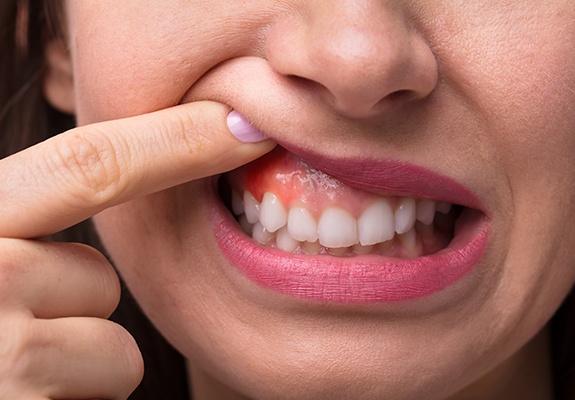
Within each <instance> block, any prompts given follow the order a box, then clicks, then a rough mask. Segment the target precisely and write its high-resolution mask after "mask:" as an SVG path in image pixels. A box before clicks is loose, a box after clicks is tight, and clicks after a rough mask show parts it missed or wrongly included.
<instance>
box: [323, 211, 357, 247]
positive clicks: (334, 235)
mask: <svg viewBox="0 0 575 400" xmlns="http://www.w3.org/2000/svg"><path fill="white" fill-rule="evenodd" d="M317 230H318V237H319V242H320V243H321V244H322V245H323V246H325V247H331V248H336V247H349V246H353V245H354V244H356V243H357V241H358V240H357V239H358V238H357V221H356V219H355V218H354V217H353V215H351V214H350V213H348V212H347V211H346V210H343V209H341V208H337V207H329V208H327V209H325V210H324V212H323V214H322V215H321V218H320V219H319V222H318V226H317Z"/></svg>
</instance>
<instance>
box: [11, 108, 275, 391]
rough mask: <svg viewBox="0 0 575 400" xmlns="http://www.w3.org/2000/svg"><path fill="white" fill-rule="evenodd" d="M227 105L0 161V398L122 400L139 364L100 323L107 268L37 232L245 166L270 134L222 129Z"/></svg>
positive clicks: (110, 285) (112, 124) (63, 141)
mask: <svg viewBox="0 0 575 400" xmlns="http://www.w3.org/2000/svg"><path fill="white" fill-rule="evenodd" d="M228 111H229V110H228V109H227V107H225V106H223V105H221V104H217V103H212V102H198V103H190V104H187V105H180V106H177V107H173V108H170V109H167V110H162V111H158V112H155V113H152V114H147V115H142V116H138V117H133V118H127V119H123V120H115V121H109V122H104V123H99V124H94V125H88V126H84V127H80V128H76V129H72V130H70V131H68V132H65V133H63V134H61V135H58V136H56V137H54V138H51V139H49V140H47V141H45V142H43V143H40V144H38V145H36V146H33V147H31V148H29V149H26V150H24V151H22V152H20V153H17V154H14V155H12V156H10V157H7V158H5V159H3V160H0V177H1V178H0V179H1V182H2V184H1V185H0V210H2V211H1V214H0V399H1V400H4V399H10V400H17V399H34V400H40V399H95V398H98V399H125V398H127V397H128V395H129V394H130V393H131V392H132V391H133V390H134V388H135V387H136V386H137V385H138V383H139V382H140V380H141V377H142V374H143V364H142V359H141V355H140V353H139V350H138V348H137V345H136V343H135V342H134V340H133V339H132V337H131V336H130V335H129V334H128V332H127V331H125V330H124V329H123V328H122V327H120V326H119V325H117V324H114V323H113V322H110V321H108V320H106V318H108V317H109V316H110V314H111V313H112V311H113V310H114V309H115V307H116V306H117V303H118V301H119V292H120V288H119V282H118V278H117V276H116V274H115V272H114V269H113V267H112V266H111V265H110V264H109V263H108V262H107V260H106V259H105V258H104V256H102V255H101V254H99V253H98V252H97V251H96V250H94V249H92V248H90V247H88V246H85V245H80V244H71V243H50V242H46V241H37V240H34V239H35V238H40V237H44V236H48V235H50V234H53V233H55V232H58V231H60V230H62V229H64V228H66V227H68V226H71V225H74V224H75V223H77V222H80V221H82V220H84V219H86V218H89V217H91V216H92V215H94V214H96V213H98V212H99V211H102V210H104V209H105V208H107V207H110V206H113V205H117V204H120V203H122V202H125V201H128V200H130V199H133V198H135V197H138V196H142V195H146V194H150V193H153V192H156V191H160V190H162V189H166V188H168V187H171V186H175V185H178V184H181V183H184V182H187V181H190V180H194V179H199V178H202V177H206V176H210V175H214V174H218V173H221V172H224V171H227V170H229V169H233V168H235V167H237V166H240V165H242V164H245V163H247V162H249V161H250V160H252V159H254V158H257V157H259V156H261V155H262V154H264V153H265V152H267V151H269V150H271V148H272V147H273V143H271V142H270V141H265V142H260V143H256V144H242V143H240V142H239V141H238V140H237V139H235V138H234V137H233V136H231V135H230V133H229V130H228V128H227V126H226V123H225V120H226V115H227V112H228Z"/></svg>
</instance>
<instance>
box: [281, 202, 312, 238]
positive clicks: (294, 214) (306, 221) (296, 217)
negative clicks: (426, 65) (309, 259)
mask: <svg viewBox="0 0 575 400" xmlns="http://www.w3.org/2000/svg"><path fill="white" fill-rule="evenodd" d="M287 228H288V231H289V234H290V235H291V236H292V237H293V238H294V239H296V240H299V241H300V242H305V241H307V242H315V241H316V240H317V222H316V221H315V218H314V217H313V215H311V212H309V210H308V209H307V208H304V207H292V208H291V209H290V210H289V213H288V222H287Z"/></svg>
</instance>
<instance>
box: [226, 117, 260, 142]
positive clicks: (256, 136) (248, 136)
mask: <svg viewBox="0 0 575 400" xmlns="http://www.w3.org/2000/svg"><path fill="white" fill-rule="evenodd" d="M228 128H230V132H232V135H234V136H235V137H236V138H238V140H239V141H240V142H244V143H255V142H261V141H262V140H266V139H267V137H266V135H264V134H263V133H262V132H261V131H260V130H259V129H257V128H256V127H255V126H253V125H252V124H250V123H249V122H248V121H247V120H246V119H245V118H244V116H243V115H241V114H240V113H239V112H237V111H236V110H232V112H230V113H229V114H228Z"/></svg>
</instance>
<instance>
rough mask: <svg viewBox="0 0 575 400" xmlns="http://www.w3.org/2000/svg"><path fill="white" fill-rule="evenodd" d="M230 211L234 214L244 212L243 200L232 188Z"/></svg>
mask: <svg viewBox="0 0 575 400" xmlns="http://www.w3.org/2000/svg"><path fill="white" fill-rule="evenodd" d="M232 211H233V212H234V215H242V214H243V213H244V201H243V200H242V198H241V197H240V195H239V194H237V193H236V192H235V190H232Z"/></svg>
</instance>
